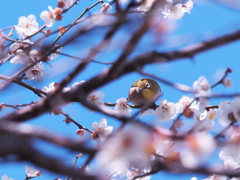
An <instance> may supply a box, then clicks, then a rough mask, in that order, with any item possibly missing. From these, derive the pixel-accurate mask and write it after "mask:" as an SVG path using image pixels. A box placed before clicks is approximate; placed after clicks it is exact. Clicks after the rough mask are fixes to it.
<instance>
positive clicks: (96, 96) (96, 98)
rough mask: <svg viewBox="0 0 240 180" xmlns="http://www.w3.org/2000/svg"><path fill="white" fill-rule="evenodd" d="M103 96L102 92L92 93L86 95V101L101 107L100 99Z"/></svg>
mask: <svg viewBox="0 0 240 180" xmlns="http://www.w3.org/2000/svg"><path fill="white" fill-rule="evenodd" d="M104 96H105V94H104V93H103V92H102V91H93V92H91V93H90V94H89V95H88V101H89V102H91V103H93V104H96V105H103V104H104V102H103V101H102V99H103V98H104Z"/></svg>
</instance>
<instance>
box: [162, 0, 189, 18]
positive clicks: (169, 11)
mask: <svg viewBox="0 0 240 180" xmlns="http://www.w3.org/2000/svg"><path fill="white" fill-rule="evenodd" d="M192 8H193V2H192V0H189V1H188V2H186V3H185V4H182V3H178V4H174V3H173V2H172V1H169V3H168V4H166V5H165V7H164V10H162V13H163V14H164V15H165V16H164V18H169V19H174V20H176V19H181V18H182V17H183V16H184V13H186V12H187V13H190V10H191V9H192Z"/></svg>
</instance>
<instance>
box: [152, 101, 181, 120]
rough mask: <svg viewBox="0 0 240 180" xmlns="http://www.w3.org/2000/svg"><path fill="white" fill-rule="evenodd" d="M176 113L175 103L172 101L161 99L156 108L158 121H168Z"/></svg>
mask: <svg viewBox="0 0 240 180" xmlns="http://www.w3.org/2000/svg"><path fill="white" fill-rule="evenodd" d="M176 114H177V110H176V107H175V104H174V103H172V102H167V100H162V101H161V102H160V105H159V107H157V109H156V116H157V117H158V120H159V121H170V120H171V119H173V118H174V117H175V116H176Z"/></svg>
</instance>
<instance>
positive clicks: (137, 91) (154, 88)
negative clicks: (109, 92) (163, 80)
mask: <svg viewBox="0 0 240 180" xmlns="http://www.w3.org/2000/svg"><path fill="white" fill-rule="evenodd" d="M160 95H161V89H160V86H159V85H158V83H157V82H156V81H154V80H152V79H149V78H143V79H139V80H138V81H137V82H135V83H134V84H133V85H132V86H131V88H130V90H129V93H128V100H129V101H131V102H132V103H133V104H134V105H144V104H145V103H146V102H148V101H149V100H155V101H156V100H157V99H158V98H159V97H160Z"/></svg>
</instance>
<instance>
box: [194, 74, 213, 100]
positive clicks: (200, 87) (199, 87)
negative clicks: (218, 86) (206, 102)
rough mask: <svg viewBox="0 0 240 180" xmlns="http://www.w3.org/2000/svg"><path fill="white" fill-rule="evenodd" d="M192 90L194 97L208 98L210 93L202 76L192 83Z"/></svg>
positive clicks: (207, 83) (209, 87)
mask: <svg viewBox="0 0 240 180" xmlns="http://www.w3.org/2000/svg"><path fill="white" fill-rule="evenodd" d="M193 89H194V90H195V94H196V96H209V95H210V93H211V86H210V84H209V82H208V80H207V79H206V78H205V77H204V76H201V77H199V79H198V80H197V81H194V83H193Z"/></svg>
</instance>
